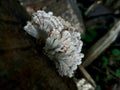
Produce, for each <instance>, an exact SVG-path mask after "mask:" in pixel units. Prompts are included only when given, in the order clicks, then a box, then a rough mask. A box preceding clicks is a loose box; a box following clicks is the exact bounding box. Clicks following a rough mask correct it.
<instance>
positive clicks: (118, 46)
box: [77, 0, 120, 90]
mask: <svg viewBox="0 0 120 90" xmlns="http://www.w3.org/2000/svg"><path fill="white" fill-rule="evenodd" d="M77 1H78V5H79V8H80V10H81V11H82V14H83V18H84V22H85V25H86V31H85V33H84V34H83V35H82V40H83V41H84V46H83V52H84V53H85V52H86V51H87V50H89V48H90V47H91V46H92V45H94V44H95V43H96V42H97V41H98V40H99V39H100V38H101V37H103V36H104V35H105V34H106V33H107V32H108V31H109V30H110V28H111V27H112V26H113V25H114V22H115V21H116V20H117V19H119V18H120V15H119V14H120V4H119V5H118V4H117V3H120V1H119V0H100V1H101V2H100V3H97V0H87V1H85V0H77ZM91 5H95V7H93V8H92V10H91V11H89V13H88V14H85V13H86V11H88V9H89V8H90V7H91ZM115 5H116V6H115ZM93 11H94V12H93ZM116 11H117V13H116ZM118 12H119V13H118ZM87 70H88V72H89V73H90V74H91V76H92V77H93V79H94V80H95V81H96V83H97V90H113V89H111V86H114V85H116V84H117V85H118V83H120V35H119V36H118V38H117V39H116V41H115V42H114V43H113V44H112V45H111V46H110V47H109V48H107V50H105V51H104V52H103V53H102V54H101V55H100V56H99V57H98V58H97V59H96V60H95V61H94V62H93V63H92V64H91V65H90V66H88V68H87ZM93 72H94V73H93ZM108 88H109V89H108ZM114 90H118V89H114Z"/></svg>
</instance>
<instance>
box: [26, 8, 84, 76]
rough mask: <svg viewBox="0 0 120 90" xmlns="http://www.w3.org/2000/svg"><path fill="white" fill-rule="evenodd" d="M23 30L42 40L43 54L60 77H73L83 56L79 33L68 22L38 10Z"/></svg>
mask: <svg viewBox="0 0 120 90" xmlns="http://www.w3.org/2000/svg"><path fill="white" fill-rule="evenodd" d="M24 30H25V31H26V32H27V33H28V34H30V35H31V36H33V37H35V38H37V39H41V38H42V39H44V43H45V46H44V47H43V49H44V52H45V54H46V55H47V56H48V57H49V58H50V60H52V61H53V62H54V63H55V65H56V68H57V69H58V72H59V74H60V75H61V76H68V77H72V76H73V74H74V71H75V70H76V69H77V66H78V65H80V64H81V59H82V58H83V57H84V55H83V54H82V53H81V48H82V45H83V43H82V41H81V40H80V39H81V37H80V33H79V32H78V31H77V30H76V29H75V28H74V27H72V26H71V24H70V23H69V22H66V21H64V20H63V19H62V18H61V17H56V16H53V13H52V12H48V13H46V12H44V11H40V10H39V11H37V12H35V13H33V17H32V20H31V21H30V22H28V23H27V25H26V26H25V27H24Z"/></svg>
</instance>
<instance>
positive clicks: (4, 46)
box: [0, 0, 77, 90]
mask: <svg viewBox="0 0 120 90" xmlns="http://www.w3.org/2000/svg"><path fill="white" fill-rule="evenodd" d="M29 19H30V18H29V15H28V14H27V13H26V11H25V10H24V8H22V7H21V6H20V4H19V2H17V1H16V0H0V90H76V89H77V88H76V85H75V83H74V82H73V81H72V80H71V79H69V78H66V77H60V76H59V75H58V73H57V71H56V69H55V67H54V64H53V63H52V62H51V61H50V60H49V59H48V58H47V57H46V56H44V55H43V53H42V51H41V50H40V49H39V48H40V46H37V48H36V45H37V43H36V41H35V39H34V38H32V37H30V36H29V35H28V34H27V33H26V32H25V31H24V30H23V26H24V25H25V24H26V21H27V20H29Z"/></svg>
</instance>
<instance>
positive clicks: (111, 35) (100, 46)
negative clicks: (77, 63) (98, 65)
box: [83, 21, 120, 67]
mask: <svg viewBox="0 0 120 90" xmlns="http://www.w3.org/2000/svg"><path fill="white" fill-rule="evenodd" d="M119 32H120V21H118V22H117V23H116V24H115V25H114V26H113V28H112V29H111V30H110V31H109V32H108V33H107V34H106V35H105V36H103V37H102V38H101V39H100V40H99V41H98V42H96V43H95V45H93V46H92V47H91V48H90V49H89V52H88V53H87V54H86V58H85V61H84V62H83V66H84V67H86V66H88V65H90V64H91V63H92V62H93V61H94V60H95V59H96V58H97V57H98V56H99V55H100V54H101V53H102V52H103V51H105V50H106V48H108V47H109V46H110V45H111V44H112V43H113V42H114V41H115V40H116V38H117V36H118V34H119Z"/></svg>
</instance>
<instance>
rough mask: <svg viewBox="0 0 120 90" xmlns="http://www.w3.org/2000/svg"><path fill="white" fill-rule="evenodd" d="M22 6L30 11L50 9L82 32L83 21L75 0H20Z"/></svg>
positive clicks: (47, 10)
mask: <svg viewBox="0 0 120 90" xmlns="http://www.w3.org/2000/svg"><path fill="white" fill-rule="evenodd" d="M20 1H21V2H22V4H23V6H25V7H26V9H27V10H28V11H29V12H30V13H31V12H33V10H35V11H36V10H39V9H42V10H45V11H46V12H49V11H52V12H53V13H54V15H55V16H61V17H62V18H64V19H65V20H66V21H69V22H70V23H71V24H72V25H74V27H76V28H77V29H78V30H79V31H80V32H81V33H83V32H84V28H85V27H84V23H83V20H82V16H81V12H80V10H79V9H78V7H77V4H76V2H75V1H76V0H20Z"/></svg>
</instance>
